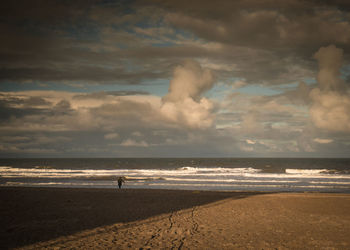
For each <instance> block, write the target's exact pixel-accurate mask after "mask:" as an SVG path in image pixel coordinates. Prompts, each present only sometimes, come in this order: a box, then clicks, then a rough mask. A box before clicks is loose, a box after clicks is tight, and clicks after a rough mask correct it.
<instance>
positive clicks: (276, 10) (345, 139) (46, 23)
mask: <svg viewBox="0 0 350 250" xmlns="http://www.w3.org/2000/svg"><path fill="white" fill-rule="evenodd" d="M347 2H348V1H346V0H344V1H340V0H335V1H306V0H300V1H299V0H286V1H271V0H244V1H241V0H238V1H229V0H228V1H203V0H202V1H199V0H198V1H196V0H195V1H192V0H191V1H189V0H186V1H183V0H177V1H172V0H149V1H107V0H104V1H103V0H89V1H82V0H81V1H79V0H76V1H66V0H61V1H59V0H57V1H55V0H50V1H44V0H42V1H40V0H33V1H26V0H22V1H21V0H19V1H18V0H16V1H15V0H11V1H10V0H8V1H4V2H2V7H1V10H0V14H1V15H0V29H1V33H0V36H1V37H0V44H1V46H0V64H1V66H0V157H349V156H350V4H349V3H347Z"/></svg>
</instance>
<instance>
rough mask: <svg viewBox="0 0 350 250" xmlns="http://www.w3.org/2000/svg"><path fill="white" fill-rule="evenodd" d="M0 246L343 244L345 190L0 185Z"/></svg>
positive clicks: (347, 216)
mask: <svg viewBox="0 0 350 250" xmlns="http://www.w3.org/2000/svg"><path fill="white" fill-rule="evenodd" d="M0 198H1V208H0V223H1V227H0V235H1V236H0V247H1V248H24V249H40V248H50V249H59V248H62V247H66V248H80V249H87V248H90V249H92V248H103V249H105V248H111V249H126V248H132V249H141V248H142V249H149V248H152V249H160V248H167V249H169V248H174V249H276V248H277V249H291V248H292V249H325V248H329V249H332V248H335V249H350V195H349V194H324V193H259V192H256V193H254V192H203V191H201V192H199V191H175V190H145V189H138V190H137V189H133V190H132V189H130V190H127V189H122V190H112V189H58V188H0Z"/></svg>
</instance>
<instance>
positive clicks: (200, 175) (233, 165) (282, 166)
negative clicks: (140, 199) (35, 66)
mask: <svg viewBox="0 0 350 250" xmlns="http://www.w3.org/2000/svg"><path fill="white" fill-rule="evenodd" d="M119 176H124V177H125V178H126V182H125V184H124V186H123V188H152V189H160V188H161V189H183V190H221V191H273V192H281V191H282V192H305V191H315V192H338V193H350V159H300V158H294V159H286V158H283V159H276V158H272V159H268V158H208V159H204V158H193V159H190V158H186V159H180V158H167V159H165V158H145V159H141V158H134V159H126V158H122V159H112V158H108V159H101V158H97V159H96V158H94V159H90V158H84V159H78V158H74V159H0V186H25V187H79V188H82V187H85V188H116V187H117V182H116V180H117V178H118V177H119Z"/></svg>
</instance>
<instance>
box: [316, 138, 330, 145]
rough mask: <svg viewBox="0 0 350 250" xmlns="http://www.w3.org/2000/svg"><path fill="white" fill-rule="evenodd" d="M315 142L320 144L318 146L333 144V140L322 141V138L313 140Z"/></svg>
mask: <svg viewBox="0 0 350 250" xmlns="http://www.w3.org/2000/svg"><path fill="white" fill-rule="evenodd" d="M314 141H315V142H317V143H320V144H328V143H331V142H333V141H334V140H333V139H322V138H315V139H314Z"/></svg>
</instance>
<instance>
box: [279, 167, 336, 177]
mask: <svg viewBox="0 0 350 250" xmlns="http://www.w3.org/2000/svg"><path fill="white" fill-rule="evenodd" d="M329 172H330V170H328V169H294V168H287V169H286V173H287V174H302V175H315V174H325V173H329Z"/></svg>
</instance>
